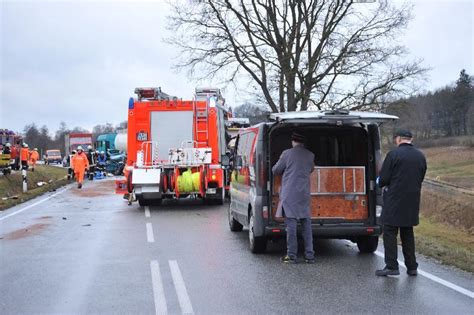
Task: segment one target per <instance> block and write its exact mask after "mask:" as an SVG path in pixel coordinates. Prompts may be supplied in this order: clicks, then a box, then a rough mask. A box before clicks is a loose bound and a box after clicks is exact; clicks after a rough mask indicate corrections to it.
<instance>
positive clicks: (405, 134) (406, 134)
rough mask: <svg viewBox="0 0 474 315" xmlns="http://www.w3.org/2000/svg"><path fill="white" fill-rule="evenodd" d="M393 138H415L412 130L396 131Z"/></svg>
mask: <svg viewBox="0 0 474 315" xmlns="http://www.w3.org/2000/svg"><path fill="white" fill-rule="evenodd" d="M393 137H394V138H395V137H402V138H413V134H412V133H411V131H410V130H406V129H398V130H397V131H395V133H394V134H393Z"/></svg>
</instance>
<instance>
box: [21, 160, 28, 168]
mask: <svg viewBox="0 0 474 315" xmlns="http://www.w3.org/2000/svg"><path fill="white" fill-rule="evenodd" d="M21 169H22V170H27V169H28V161H21Z"/></svg>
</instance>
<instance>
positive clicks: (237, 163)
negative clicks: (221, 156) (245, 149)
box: [234, 155, 242, 170]
mask: <svg viewBox="0 0 474 315" xmlns="http://www.w3.org/2000/svg"><path fill="white" fill-rule="evenodd" d="M234 168H235V169H236V170H240V169H241V168H242V156H240V155H236V156H235V161H234Z"/></svg>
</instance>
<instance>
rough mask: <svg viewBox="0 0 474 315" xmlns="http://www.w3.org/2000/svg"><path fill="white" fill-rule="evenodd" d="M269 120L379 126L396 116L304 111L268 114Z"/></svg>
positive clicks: (339, 111) (334, 111)
mask: <svg viewBox="0 0 474 315" xmlns="http://www.w3.org/2000/svg"><path fill="white" fill-rule="evenodd" d="M269 119H270V120H271V121H275V122H287V123H321V124H335V125H347V124H354V123H363V124H367V123H370V124H374V123H377V124H380V123H383V122H388V121H394V120H397V119H398V117H397V116H393V115H387V114H382V113H376V112H353V111H347V110H331V111H304V112H286V113H273V114H270V117H269Z"/></svg>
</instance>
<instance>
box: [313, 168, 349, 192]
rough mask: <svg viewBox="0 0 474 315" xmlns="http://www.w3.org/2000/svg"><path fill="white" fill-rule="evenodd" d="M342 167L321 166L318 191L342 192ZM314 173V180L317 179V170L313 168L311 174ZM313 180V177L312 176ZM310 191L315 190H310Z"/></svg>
mask: <svg viewBox="0 0 474 315" xmlns="http://www.w3.org/2000/svg"><path fill="white" fill-rule="evenodd" d="M342 172H343V169H342V168H321V169H320V171H319V173H320V179H319V181H320V191H319V192H320V193H334V192H343V184H342V182H343V181H342ZM314 173H316V176H315V178H314V180H316V187H317V180H318V170H317V169H316V170H314V172H313V174H314ZM312 180H313V178H312ZM312 192H317V190H316V191H312Z"/></svg>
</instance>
